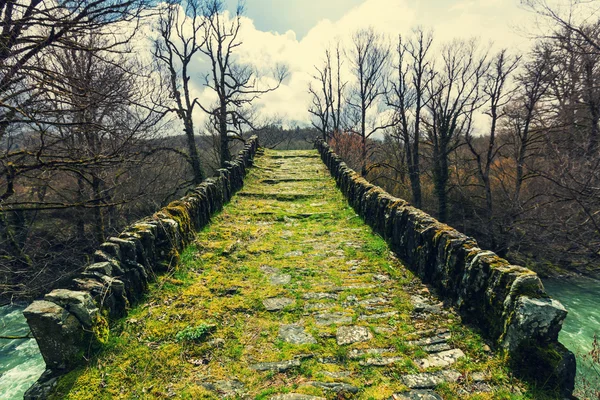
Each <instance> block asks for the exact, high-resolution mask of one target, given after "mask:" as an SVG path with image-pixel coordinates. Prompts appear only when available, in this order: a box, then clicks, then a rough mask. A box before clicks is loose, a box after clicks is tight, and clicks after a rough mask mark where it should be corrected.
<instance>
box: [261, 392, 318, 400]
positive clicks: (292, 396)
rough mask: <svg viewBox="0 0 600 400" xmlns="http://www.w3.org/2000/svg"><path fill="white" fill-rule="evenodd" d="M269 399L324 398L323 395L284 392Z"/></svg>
mask: <svg viewBox="0 0 600 400" xmlns="http://www.w3.org/2000/svg"><path fill="white" fill-rule="evenodd" d="M270 400H326V399H325V397H318V396H310V395H307V394H299V393H286V394H279V395H277V396H273V397H271V398H270Z"/></svg>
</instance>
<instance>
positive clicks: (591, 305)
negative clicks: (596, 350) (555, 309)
mask: <svg viewBox="0 0 600 400" xmlns="http://www.w3.org/2000/svg"><path fill="white" fill-rule="evenodd" d="M544 286H545V288H546V291H547V292H548V294H550V296H552V297H553V298H555V299H557V300H559V301H560V302H561V303H563V305H564V306H565V307H566V308H567V310H568V311H569V314H568V315H567V319H566V320H565V323H564V325H563V329H562V330H561V332H560V336H559V339H560V341H561V342H562V343H563V344H564V345H565V346H566V347H567V348H569V349H570V350H571V351H572V352H573V353H575V356H576V357H577V391H578V392H579V393H578V394H579V395H580V397H581V398H585V397H586V393H583V391H584V390H585V387H586V386H587V387H588V388H589V389H590V390H591V389H598V388H600V366H598V365H596V366H592V365H591V363H590V362H589V359H586V357H585V355H586V354H587V353H589V352H590V351H591V350H592V342H593V340H594V335H598V336H599V339H600V281H597V280H592V279H587V278H570V279H561V280H556V279H552V280H546V281H544ZM583 380H586V381H588V382H589V383H588V385H585V384H584V383H583ZM588 393H589V392H588Z"/></svg>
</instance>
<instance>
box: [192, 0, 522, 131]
mask: <svg viewBox="0 0 600 400" xmlns="http://www.w3.org/2000/svg"><path fill="white" fill-rule="evenodd" d="M519 2H520V0H246V9H245V16H246V18H245V19H244V21H243V30H242V33H241V38H242V41H243V46H242V47H241V48H240V52H239V54H238V55H239V57H240V60H242V61H244V62H249V63H252V64H254V65H255V66H256V67H257V68H258V69H262V70H263V71H268V70H269V69H271V68H272V67H273V66H274V65H276V64H277V63H284V64H287V65H288V67H289V71H290V73H289V76H288V78H287V79H286V81H285V82H284V84H283V85H282V86H281V87H280V88H279V89H278V90H277V91H276V92H274V93H271V94H269V95H267V96H264V97H263V98H262V99H261V100H260V105H261V107H262V114H263V115H266V116H270V117H279V118H281V120H282V121H283V122H284V123H285V124H286V125H292V126H293V125H295V124H297V123H298V124H301V125H304V124H308V123H309V122H310V117H309V114H308V112H307V108H308V104H309V102H310V96H309V94H308V93H307V88H308V84H309V82H310V80H311V76H312V74H313V71H314V66H315V65H316V64H319V63H320V60H322V58H323V54H324V49H325V48H326V47H327V46H328V45H329V44H330V43H332V42H333V41H335V40H336V38H341V39H342V40H344V39H345V38H348V37H350V35H351V33H352V32H354V31H355V30H357V29H359V28H363V27H369V26H373V27H374V28H375V29H377V30H379V31H380V32H382V33H385V34H387V35H389V36H390V37H391V38H393V37H397V35H398V34H400V33H402V34H406V33H409V32H410V31H411V29H412V28H414V27H416V26H422V27H424V28H425V29H432V30H433V31H434V35H435V42H436V43H437V44H438V45H440V44H443V43H444V42H447V41H450V40H452V39H454V38H472V37H479V38H480V39H481V41H482V43H483V47H486V48H487V47H489V46H493V47H496V48H501V47H506V48H508V49H509V50H510V51H513V52H514V53H515V54H518V53H523V52H526V51H527V49H528V48H529V46H530V45H531V41H530V39H529V38H528V37H527V35H526V34H524V33H523V31H524V28H526V27H527V26H530V25H531V24H532V21H533V15H532V14H531V13H530V12H528V11H526V10H525V9H523V8H522V7H520V5H519ZM229 3H230V4H232V3H234V2H233V1H232V0H229ZM231 7H232V8H233V6H231ZM198 68H199V69H201V68H202V66H199V67H198ZM193 79H194V80H195V88H194V89H195V91H196V92H197V93H198V96H199V97H200V99H201V101H205V102H209V101H210V98H211V95H210V93H209V92H208V91H207V90H206V88H204V87H203V85H202V80H201V79H200V78H199V76H197V77H193ZM199 118H200V117H199ZM199 122H200V121H199Z"/></svg>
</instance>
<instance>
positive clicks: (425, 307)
mask: <svg viewBox="0 0 600 400" xmlns="http://www.w3.org/2000/svg"><path fill="white" fill-rule="evenodd" d="M410 301H411V302H412V303H413V306H414V310H413V311H414V312H415V313H431V314H441V313H442V312H443V310H442V306H441V305H439V304H431V301H430V300H429V299H427V298H426V297H423V296H419V295H413V296H410Z"/></svg>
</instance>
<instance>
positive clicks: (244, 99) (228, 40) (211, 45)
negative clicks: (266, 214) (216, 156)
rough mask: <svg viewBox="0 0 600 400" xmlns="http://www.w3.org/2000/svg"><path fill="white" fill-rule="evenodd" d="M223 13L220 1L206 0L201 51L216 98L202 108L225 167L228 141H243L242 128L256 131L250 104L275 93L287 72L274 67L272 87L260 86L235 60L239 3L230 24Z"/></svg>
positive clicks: (251, 71)
mask: <svg viewBox="0 0 600 400" xmlns="http://www.w3.org/2000/svg"><path fill="white" fill-rule="evenodd" d="M223 11H224V2H223V0H208V2H207V3H206V4H205V5H204V15H205V17H206V19H205V25H204V29H205V32H204V35H205V38H206V42H205V43H204V45H203V46H202V47H201V51H202V53H204V55H205V56H207V57H208V60H209V63H210V68H211V70H210V72H209V73H208V74H206V76H205V85H206V87H208V88H210V89H211V90H213V91H214V93H215V94H216V95H217V102H216V105H215V106H214V107H208V106H204V105H201V108H202V109H203V110H204V112H205V113H207V114H208V115H209V116H210V117H211V120H212V122H213V124H214V127H215V129H216V131H217V132H218V134H219V143H220V144H219V148H220V162H221V166H222V167H225V166H226V164H227V163H228V162H229V161H231V153H230V150H229V143H230V141H232V140H235V139H239V140H243V137H242V132H243V129H244V128H245V127H249V128H251V129H255V128H256V127H255V126H254V124H253V118H252V117H251V116H252V114H253V112H252V110H251V106H252V103H253V102H255V100H257V99H258V98H260V97H261V96H262V95H264V94H266V93H269V92H272V91H274V90H276V89H278V88H279V86H280V85H281V83H282V82H283V80H284V79H285V77H286V76H287V68H286V67H284V66H277V67H276V70H275V71H274V73H275V84H274V85H271V86H262V85H261V84H260V77H259V76H258V73H257V71H255V70H254V69H253V68H252V66H251V65H247V64H242V63H240V62H239V61H238V60H237V59H236V51H237V50H238V48H239V47H240V46H241V45H242V42H241V40H240V38H239V33H240V28H241V24H242V13H243V6H242V3H239V4H238V7H237V9H236V13H235V15H233V17H232V18H231V20H229V19H227V18H226V16H225V15H224V13H223Z"/></svg>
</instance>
